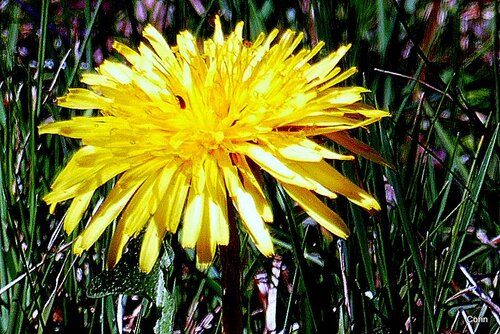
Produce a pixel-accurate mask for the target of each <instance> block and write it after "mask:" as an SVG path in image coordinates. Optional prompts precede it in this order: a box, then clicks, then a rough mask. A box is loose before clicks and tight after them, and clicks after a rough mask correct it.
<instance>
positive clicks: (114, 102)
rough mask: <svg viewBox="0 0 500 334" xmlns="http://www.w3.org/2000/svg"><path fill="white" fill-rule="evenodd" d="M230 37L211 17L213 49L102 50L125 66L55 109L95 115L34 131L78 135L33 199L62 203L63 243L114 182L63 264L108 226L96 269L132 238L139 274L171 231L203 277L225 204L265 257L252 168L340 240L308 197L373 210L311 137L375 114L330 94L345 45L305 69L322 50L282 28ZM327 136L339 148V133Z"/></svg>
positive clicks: (347, 93)
mask: <svg viewBox="0 0 500 334" xmlns="http://www.w3.org/2000/svg"><path fill="white" fill-rule="evenodd" d="M242 30H243V23H239V24H238V25H237V26H236V28H235V30H234V32H232V33H231V34H230V35H229V36H228V37H227V38H225V37H224V35H223V32H222V28H221V23H220V20H219V18H217V19H216V21H215V32H214V35H213V38H211V39H208V40H206V41H204V43H203V46H202V47H201V46H199V45H198V43H197V41H196V39H195V37H194V36H193V35H192V34H191V33H189V32H188V31H184V32H181V33H180V34H179V35H178V36H177V46H176V47H170V46H169V45H168V44H167V42H166V41H165V39H164V38H163V37H162V36H161V35H160V33H159V32H158V31H157V30H155V29H154V28H153V27H152V26H147V27H146V28H145V29H144V37H145V39H146V40H147V43H142V44H141V45H140V46H139V48H138V51H135V50H132V49H131V48H129V47H127V46H125V45H123V44H121V43H118V42H115V43H114V45H113V46H114V48H115V49H116V50H117V51H118V52H119V53H120V54H122V55H123V56H124V57H125V59H126V60H127V64H122V63H118V62H112V61H105V62H104V63H103V64H102V65H101V66H99V68H97V73H92V74H84V75H83V77H82V82H84V83H85V84H87V85H88V87H89V88H90V89H81V88H73V89H70V90H69V92H68V94H67V95H66V96H64V97H61V98H59V99H58V104H59V105H60V106H62V107H66V108H74V109H99V110H100V114H101V115H100V116H98V117H73V118H72V119H71V120H66V121H60V122H56V123H52V124H47V125H42V126H40V128H39V130H40V133H41V134H59V135H63V136H66V137H70V138H78V139H81V141H82V144H83V146H82V148H81V149H80V150H79V151H77V152H76V153H75V154H74V156H73V157H72V159H71V160H70V161H69V163H68V164H67V166H66V167H65V168H64V169H63V170H62V172H61V173H60V174H59V175H58V176H57V178H56V179H55V181H54V183H53V185H52V191H51V192H50V193H49V194H47V195H46V196H45V197H44V200H45V201H46V202H47V203H48V204H49V205H50V206H51V211H53V210H54V208H55V206H56V205H57V204H58V203H60V202H64V201H67V200H72V202H71V205H70V206H69V209H68V211H67V214H66V217H65V221H64V227H65V230H66V232H68V233H70V232H72V231H73V230H74V229H75V227H76V226H77V225H78V223H79V221H80V220H81V218H82V215H83V213H84V212H85V211H86V210H87V208H88V206H89V203H90V200H91V198H92V196H93V194H94V192H95V191H96V189H98V188H99V187H100V186H102V185H103V184H105V183H106V182H108V181H110V180H111V179H113V178H115V177H117V176H119V178H118V180H117V182H116V184H115V186H114V188H113V189H112V190H111V192H110V193H109V194H108V195H107V197H106V199H105V200H104V202H103V203H102V205H101V206H100V207H99V209H98V210H97V212H96V213H95V214H94V215H93V216H92V218H91V220H90V222H89V224H88V226H86V228H85V229H84V230H83V232H82V233H81V234H80V235H79V236H78V237H77V239H76V240H75V242H74V248H73V249H74V252H75V253H77V254H81V253H82V252H83V251H85V250H87V249H89V248H90V247H91V246H92V245H93V244H94V243H95V242H96V240H97V239H98V238H99V237H100V235H101V234H102V233H103V231H104V230H105V229H106V228H107V227H108V226H109V225H110V224H111V223H112V222H113V221H114V220H115V219H116V218H119V221H118V223H117V227H116V230H115V232H114V234H113V239H112V242H111V245H110V249H109V254H108V266H110V267H112V266H114V265H115V264H116V263H117V261H118V260H119V259H120V257H121V254H122V250H123V248H124V246H125V244H126V243H127V241H128V240H129V239H130V238H133V237H136V236H137V235H138V234H139V233H141V232H142V231H144V236H143V241H142V247H141V252H140V259H139V265H140V268H141V270H143V271H145V272H148V271H150V270H151V268H152V266H153V265H154V263H155V262H156V259H157V257H158V254H159V252H160V248H161V242H162V240H163V238H164V236H165V235H166V233H167V232H170V233H175V232H177V231H178V230H180V233H179V235H180V243H181V245H182V246H183V247H187V248H195V249H196V257H197V263H198V264H199V265H200V266H201V267H204V266H207V265H208V264H210V263H211V261H212V259H213V257H214V254H215V252H216V248H217V246H218V245H227V243H228V240H229V229H228V210H229V209H228V207H229V206H234V208H235V209H236V210H237V212H238V213H239V216H240V217H241V221H242V223H243V225H244V227H245V229H246V231H248V233H249V234H250V236H251V239H252V240H253V242H254V244H255V245H256V247H257V248H258V249H259V250H260V252H262V254H264V255H265V256H270V255H272V254H273V243H272V241H271V236H270V234H269V231H268V229H267V227H266V224H265V223H266V222H272V220H273V216H272V210H271V208H270V206H269V203H268V201H267V199H266V197H265V195H264V192H263V189H262V185H261V183H260V182H259V180H260V175H258V174H260V173H262V172H263V171H265V172H267V173H268V174H270V175H271V176H272V177H274V178H275V179H276V180H277V181H278V182H279V184H281V186H282V187H283V188H284V189H285V191H286V192H287V193H288V194H289V195H290V196H291V198H292V199H293V200H294V201H296V202H297V203H298V204H299V205H300V206H301V207H302V208H303V209H304V210H305V211H306V212H307V213H308V214H309V215H310V216H311V217H312V218H314V219H315V220H316V221H317V222H318V223H319V224H321V225H322V226H323V227H324V228H326V229H327V230H329V231H331V232H332V233H334V234H336V235H338V236H340V237H342V238H346V237H347V236H348V234H349V230H348V228H347V226H346V225H345V224H344V222H343V221H342V219H341V218H340V217H339V216H338V215H337V214H336V213H334V212H333V211H331V210H330V209H329V208H328V207H327V206H326V205H325V204H324V203H323V202H322V201H321V200H320V198H318V197H317V195H321V196H327V197H329V198H335V197H337V195H338V194H340V195H342V196H345V197H346V198H347V199H349V200H350V201H351V202H353V203H355V204H357V205H359V206H362V207H363V208H365V209H367V210H379V209H380V207H379V204H378V203H377V201H376V200H375V199H374V198H373V197H372V196H370V195H369V194H368V193H366V192H365V191H364V190H362V189H361V188H359V187H358V186H356V185H355V184H353V183H352V182H351V181H349V180H348V179H347V178H345V177H344V176H343V175H342V174H340V173H339V172H338V171H336V170H335V169H334V168H333V167H332V166H331V165H330V164H329V163H328V162H326V161H325V160H329V159H340V160H351V159H352V156H346V155H342V154H339V153H337V152H334V151H332V150H330V149H328V148H325V147H324V146H321V145H320V144H319V143H318V142H317V141H316V140H315V139H316V138H317V137H318V136H330V139H332V140H335V139H336V138H337V136H335V135H333V134H335V133H340V132H341V131H345V130H349V129H352V128H357V127H363V126H366V125H368V124H370V123H373V122H376V121H378V120H379V119H380V118H382V117H385V116H387V112H384V111H380V110H374V109H372V108H369V107H367V106H365V105H363V104H361V103H360V102H359V101H360V100H361V94H362V93H364V92H367V90H366V89H365V88H361V87H342V86H340V87H339V86H338V84H339V83H341V82H342V81H344V80H345V79H347V78H348V77H349V76H351V75H352V74H354V73H355V72H356V69H355V68H351V69H349V70H346V71H341V70H340V68H339V67H338V66H337V65H338V63H339V61H340V59H341V58H342V57H343V56H344V55H345V53H346V52H347V51H348V49H349V46H343V47H341V48H339V49H338V50H337V51H336V52H333V53H331V54H330V55H329V56H327V57H326V58H324V59H322V60H321V61H319V62H316V63H311V59H312V58H313V57H314V56H316V55H317V54H318V52H319V51H320V49H321V48H322V47H323V45H324V43H319V44H318V45H317V46H316V47H314V48H313V49H312V50H307V49H302V50H300V51H298V52H296V49H297V47H298V45H299V44H300V43H301V41H302V38H303V35H302V34H301V33H299V34H297V33H295V32H293V31H290V30H289V31H286V32H284V33H283V34H282V35H281V36H280V37H279V38H278V35H279V34H278V30H274V31H272V32H271V33H270V34H269V35H268V36H267V37H266V36H265V35H264V34H261V35H260V36H259V37H258V38H257V39H256V40H255V41H254V42H253V43H252V44H250V43H247V42H245V41H244V40H243V38H242ZM338 138H341V139H343V140H344V142H345V138H346V136H341V137H338ZM347 142H349V141H347ZM352 143H353V142H351V144H352ZM353 146H355V143H354V144H353ZM254 166H257V168H255V167H254ZM228 202H230V203H228ZM180 222H182V225H181V228H180V227H179V226H180Z"/></svg>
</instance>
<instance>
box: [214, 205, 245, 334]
mask: <svg viewBox="0 0 500 334" xmlns="http://www.w3.org/2000/svg"><path fill="white" fill-rule="evenodd" d="M228 216H229V217H228V223H229V243H228V245H227V246H221V248H220V259H221V265H222V287H223V289H224V291H223V293H222V328H223V329H222V332H223V333H226V334H233V333H243V316H242V313H241V293H240V292H241V288H240V280H241V270H240V267H241V263H240V256H239V254H240V240H239V237H238V229H237V227H236V219H235V216H234V211H233V210H229V213H228Z"/></svg>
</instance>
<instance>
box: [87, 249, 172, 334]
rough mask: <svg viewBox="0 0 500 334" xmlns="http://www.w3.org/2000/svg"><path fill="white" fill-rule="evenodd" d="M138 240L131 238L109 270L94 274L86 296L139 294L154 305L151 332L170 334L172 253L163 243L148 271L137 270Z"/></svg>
mask: <svg viewBox="0 0 500 334" xmlns="http://www.w3.org/2000/svg"><path fill="white" fill-rule="evenodd" d="M139 251H140V240H133V241H132V242H131V243H130V245H129V246H128V251H127V252H126V253H125V254H124V255H123V257H122V259H121V260H120V262H118V264H117V265H116V266H115V267H114V268H113V269H111V270H108V271H104V272H102V273H100V274H99V275H97V276H96V277H95V278H93V279H92V281H91V282H90V284H89V287H88V289H87V296H88V297H90V298H102V297H104V296H108V295H117V294H125V295H131V296H142V297H145V298H147V299H149V300H150V301H152V302H153V303H155V304H156V307H157V310H158V321H157V322H156V326H155V328H154V330H155V333H171V332H172V330H173V318H174V313H175V297H174V295H173V294H172V292H171V291H170V290H169V289H168V287H167V282H168V279H169V278H170V276H171V274H172V270H173V260H174V252H173V250H172V248H170V246H168V245H166V246H165V252H164V253H163V256H162V257H161V258H160V260H159V261H158V262H157V263H156V264H155V265H154V267H153V269H152V270H151V272H150V273H143V272H141V271H140V270H139V263H138V262H139V261H138V259H139Z"/></svg>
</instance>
